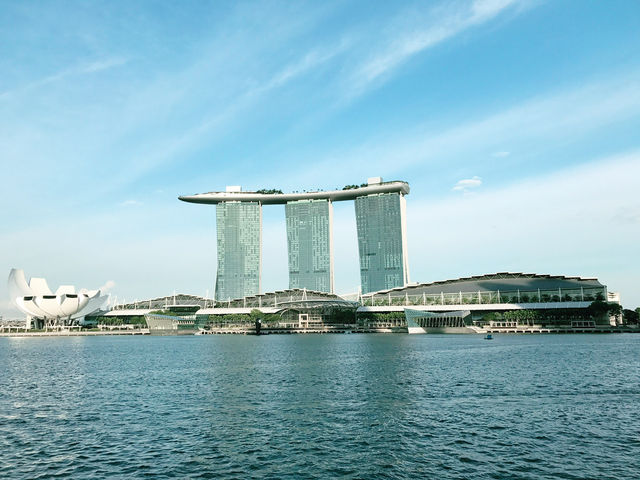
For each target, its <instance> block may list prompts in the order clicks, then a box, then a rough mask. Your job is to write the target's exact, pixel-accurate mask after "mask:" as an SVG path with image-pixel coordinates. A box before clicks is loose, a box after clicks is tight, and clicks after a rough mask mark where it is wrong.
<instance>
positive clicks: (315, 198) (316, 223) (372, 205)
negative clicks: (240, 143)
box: [179, 177, 409, 301]
mask: <svg viewBox="0 0 640 480" xmlns="http://www.w3.org/2000/svg"><path fill="white" fill-rule="evenodd" d="M408 193H409V185H408V184H407V183H406V182H400V181H393V182H383V181H382V179H381V178H380V177H374V178H370V179H369V180H368V182H367V183H366V184H363V185H360V186H356V185H350V186H347V187H345V188H344V189H342V190H333V191H317V192H305V193H282V192H281V191H279V190H259V191H256V192H243V191H242V189H241V188H240V187H227V189H226V191H225V192H209V193H201V194H197V195H188V196H181V197H179V199H180V200H182V201H185V202H191V203H204V204H214V205H216V226H217V246H218V272H217V276H216V291H215V298H216V300H219V301H225V300H233V299H238V298H243V297H246V296H252V295H257V294H259V293H260V278H261V263H262V262H261V260H262V258H261V257H262V206H263V205H284V206H285V216H286V224H287V247H288V257H289V288H300V289H302V288H306V289H308V290H314V291H319V292H329V293H333V263H334V262H333V234H332V233H333V232H332V229H333V202H338V201H346V200H353V201H354V204H355V210H356V224H357V230H358V251H359V257H360V279H361V286H362V293H368V292H375V291H378V290H384V289H388V288H394V287H402V286H405V285H406V284H407V283H408V281H409V268H408V262H407V235H406V231H407V228H406V200H405V195H407V194H408Z"/></svg>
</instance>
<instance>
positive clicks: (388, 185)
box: [178, 181, 410, 205]
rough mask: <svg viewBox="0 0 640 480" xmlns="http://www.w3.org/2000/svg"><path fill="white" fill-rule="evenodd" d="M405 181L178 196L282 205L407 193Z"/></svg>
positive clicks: (198, 200)
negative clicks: (295, 190)
mask: <svg viewBox="0 0 640 480" xmlns="http://www.w3.org/2000/svg"><path fill="white" fill-rule="evenodd" d="M409 190H410V189H409V184H408V183H407V182H400V181H393V182H383V183H378V184H373V185H367V186H366V187H358V188H351V189H348V190H329V191H326V192H323V191H318V192H303V193H258V192H209V193H198V194H196V195H181V196H179V197H178V198H179V199H180V200H182V201H183V202H189V203H206V204H216V203H221V202H260V203H261V204H263V205H282V204H285V203H287V202H293V201H296V200H331V201H332V202H339V201H343V200H353V199H355V198H356V197H363V196H366V195H376V194H380V193H395V192H398V193H401V194H403V195H407V194H408V193H409Z"/></svg>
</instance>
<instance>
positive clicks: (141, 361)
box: [0, 334, 640, 479]
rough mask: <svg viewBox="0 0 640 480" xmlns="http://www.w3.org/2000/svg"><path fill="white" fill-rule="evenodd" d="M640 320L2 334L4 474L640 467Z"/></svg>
mask: <svg viewBox="0 0 640 480" xmlns="http://www.w3.org/2000/svg"><path fill="white" fill-rule="evenodd" d="M639 353H640V335H534V336H507V335H504V336H500V335H498V336H495V338H494V340H492V341H486V340H483V339H482V337H480V336H475V335H465V336H455V335H449V336H444V335H443V336H438V335H413V336H409V335H401V334H397V335H283V336H276V335H270V336H263V337H255V336H200V337H197V336H193V337H69V338H0V478H29V479H36V478H65V477H70V478H142V477H148V478H251V477H254V478H363V479H370V478H406V479H410V478H411V479H413V478H460V479H468V478H504V479H525V478H526V479H535V478H566V479H574V478H575V479H585V478H593V479H606V478H611V479H622V478H625V479H637V478H640V421H639V419H638V418H639V415H640V361H639V356H638V354H639Z"/></svg>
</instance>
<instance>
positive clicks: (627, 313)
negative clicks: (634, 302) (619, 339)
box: [622, 308, 640, 325]
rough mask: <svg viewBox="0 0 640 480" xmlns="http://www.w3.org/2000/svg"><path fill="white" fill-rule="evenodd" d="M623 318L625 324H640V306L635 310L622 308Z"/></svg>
mask: <svg viewBox="0 0 640 480" xmlns="http://www.w3.org/2000/svg"><path fill="white" fill-rule="evenodd" d="M622 318H623V319H624V324H625V325H638V318H640V308H636V309H635V310H629V309H627V308H625V309H624V310H622Z"/></svg>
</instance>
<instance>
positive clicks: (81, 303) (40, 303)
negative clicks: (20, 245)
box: [8, 268, 109, 328]
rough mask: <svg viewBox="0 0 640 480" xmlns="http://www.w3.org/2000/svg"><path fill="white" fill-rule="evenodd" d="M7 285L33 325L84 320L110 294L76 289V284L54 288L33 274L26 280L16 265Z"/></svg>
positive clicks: (67, 324) (65, 323) (70, 322)
mask: <svg viewBox="0 0 640 480" xmlns="http://www.w3.org/2000/svg"><path fill="white" fill-rule="evenodd" d="M8 288H9V295H10V297H11V301H12V303H13V304H14V305H15V306H16V307H18V309H19V310H20V311H22V312H23V313H25V314H26V315H27V316H28V319H30V320H31V326H32V328H42V327H48V326H69V325H73V324H76V323H81V321H82V320H83V319H84V317H85V316H86V315H89V314H91V313H94V312H96V311H98V310H99V309H100V307H102V306H103V305H104V304H105V303H106V301H107V299H108V298H109V296H108V295H102V294H101V292H100V290H87V289H86V288H82V289H80V290H79V291H76V289H75V287H74V286H73V285H60V286H59V287H58V288H57V289H56V291H55V292H52V291H51V289H50V288H49V285H48V284H47V280H46V279H44V278H37V277H33V278H31V279H30V280H29V281H28V282H27V279H26V277H25V274H24V271H23V270H19V269H15V268H13V269H11V272H10V273H9V280H8Z"/></svg>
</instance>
